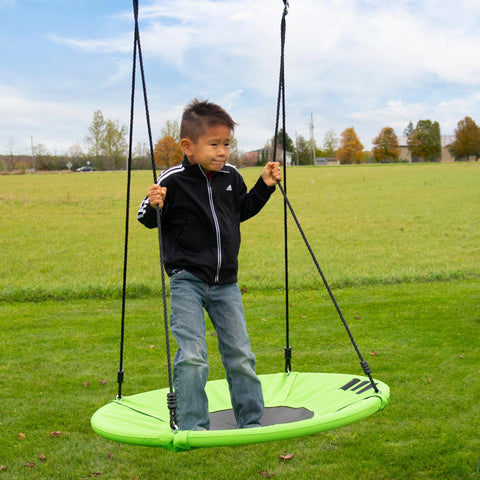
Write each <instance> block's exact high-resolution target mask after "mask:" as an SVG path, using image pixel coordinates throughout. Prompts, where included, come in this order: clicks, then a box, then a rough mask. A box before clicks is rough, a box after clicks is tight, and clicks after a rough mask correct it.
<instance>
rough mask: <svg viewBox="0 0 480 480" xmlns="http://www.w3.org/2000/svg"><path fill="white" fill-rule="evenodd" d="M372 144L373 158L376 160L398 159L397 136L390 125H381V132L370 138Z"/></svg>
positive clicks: (389, 160) (388, 160)
mask: <svg viewBox="0 0 480 480" xmlns="http://www.w3.org/2000/svg"><path fill="white" fill-rule="evenodd" d="M372 143H373V145H374V147H373V149H372V152H373V158H374V159H375V161H377V162H384V161H387V162H391V161H395V160H398V155H399V150H398V137H397V135H396V134H395V131H394V130H393V128H392V127H383V128H382V130H381V132H380V133H379V134H378V136H377V137H375V138H374V139H373V140H372Z"/></svg>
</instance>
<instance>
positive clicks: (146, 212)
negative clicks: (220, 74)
mask: <svg viewBox="0 0 480 480" xmlns="http://www.w3.org/2000/svg"><path fill="white" fill-rule="evenodd" d="M235 125H236V123H235V122H234V121H233V120H232V118H231V117H230V115H229V114H228V113H227V112H225V110H223V108H221V107H220V106H218V105H216V104H214V103H211V102H208V101H199V100H197V99H195V100H193V101H192V102H191V103H190V104H189V105H187V107H186V108H185V111H184V113H183V117H182V123H181V127H180V137H181V146H182V150H183V152H184V159H183V162H182V164H181V165H177V166H175V167H172V168H170V169H168V170H166V171H165V172H163V173H162V175H161V176H160V178H159V179H158V182H157V184H155V185H152V186H151V187H150V188H149V190H148V195H147V197H146V198H145V199H144V201H143V202H142V204H141V206H140V210H139V212H138V219H139V221H140V222H141V223H143V224H144V225H145V226H146V227H149V228H155V227H156V226H157V217H156V207H157V205H158V207H159V208H160V209H161V210H162V212H161V218H162V234H163V250H164V263H165V269H166V271H167V274H168V275H169V277H170V295H171V314H170V326H171V330H172V333H173V335H174V336H175V339H176V341H177V345H178V350H177V353H176V355H175V360H174V386H175V393H176V396H177V405H178V406H177V420H178V424H179V425H178V426H179V428H180V429H181V430H208V429H209V426H210V421H209V416H208V400H207V396H206V394H205V384H206V382H207V379H208V362H207V347H206V342H205V319H204V312H203V309H205V310H206V311H207V312H208V315H209V317H210V320H211V321H212V324H213V326H214V328H215V331H216V334H217V339H218V348H219V351H220V354H221V357H222V362H223V365H224V367H225V371H226V378H227V381H228V385H229V389H230V397H231V400H232V407H233V412H234V415H235V418H236V422H237V427H238V428H251V427H257V426H260V419H261V417H262V415H263V409H264V405H263V395H262V389H261V384H260V381H259V379H258V377H257V375H256V373H255V364H256V360H255V355H254V354H253V353H252V351H251V349H250V340H249V338H248V334H247V328H246V320H245V314H244V311H243V304H242V298H241V293H240V290H239V288H238V284H237V270H238V251H239V248H240V222H242V221H244V220H247V219H248V218H250V217H252V216H254V215H256V214H257V213H258V212H259V211H260V210H261V209H262V207H263V206H264V205H265V203H266V202H267V201H268V199H269V198H270V195H271V194H272V193H273V191H274V190H275V185H276V183H277V181H280V180H281V178H282V174H281V171H280V167H279V164H278V162H270V163H268V164H267V165H266V166H265V167H264V169H263V171H262V175H261V177H260V178H259V179H258V181H257V183H256V185H255V186H254V187H253V188H252V189H251V190H250V191H249V192H247V188H246V186H245V183H244V181H243V179H242V177H241V175H240V174H239V173H238V171H237V170H236V169H235V168H234V167H233V166H231V165H230V164H228V163H227V161H228V157H229V153H230V152H229V147H230V137H231V134H232V133H233V130H234V126H235Z"/></svg>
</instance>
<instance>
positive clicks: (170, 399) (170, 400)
mask: <svg viewBox="0 0 480 480" xmlns="http://www.w3.org/2000/svg"><path fill="white" fill-rule="evenodd" d="M133 13H134V19H135V33H134V46H133V67H132V90H131V103H130V137H129V151H128V163H127V170H128V174H127V178H128V181H127V207H126V220H125V251H124V268H123V294H122V325H121V335H120V337H121V338H120V365H119V369H118V377H117V381H118V395H117V398H122V383H123V379H124V370H123V356H124V355H123V351H124V338H125V303H126V290H127V288H126V287H127V281H126V280H127V257H128V255H127V254H128V225H129V222H128V219H129V205H130V189H131V188H130V185H131V170H132V144H133V117H134V110H135V108H134V103H135V102H134V98H135V76H136V64H137V53H138V60H139V65H140V71H141V78H142V87H143V98H144V103H145V112H146V121H147V128H148V140H149V146H150V158H151V164H152V172H153V180H154V182H155V183H156V182H157V173H156V168H155V159H154V154H153V140H152V129H151V123H150V113H149V108H148V99H147V89H146V83H145V71H144V68H143V58H142V48H141V44H140V30H139V27H138V0H133ZM160 217H161V212H160V209H159V208H158V206H157V224H158V243H159V254H160V271H161V284H162V304H163V321H164V330H165V344H166V355H167V367H168V384H169V392H168V394H167V404H168V408H169V411H170V427H171V428H172V429H174V430H176V429H177V419H176V403H177V402H176V396H175V393H174V391H173V380H172V377H173V375H172V365H171V355H170V337H169V330H168V312H167V298H166V288H165V269H164V268H163V242H162V225H161V219H160Z"/></svg>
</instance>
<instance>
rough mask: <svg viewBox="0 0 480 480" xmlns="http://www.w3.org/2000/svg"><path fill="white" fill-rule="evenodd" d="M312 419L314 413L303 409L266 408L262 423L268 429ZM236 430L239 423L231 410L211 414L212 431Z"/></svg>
mask: <svg viewBox="0 0 480 480" xmlns="http://www.w3.org/2000/svg"><path fill="white" fill-rule="evenodd" d="M312 417H313V412H312V411H311V410H308V409H307V408H303V407H302V408H292V407H266V408H265V411H264V413H263V417H262V420H261V423H262V426H263V427H267V426H269V425H277V424H279V423H291V422H299V421H300V420H308V419H309V418H312ZM235 428H237V422H236V420H235V416H234V415H233V410H232V409H231V408H230V409H228V410H219V411H218V412H212V413H210V430H233V429H235Z"/></svg>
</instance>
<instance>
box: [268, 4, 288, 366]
mask: <svg viewBox="0 0 480 480" xmlns="http://www.w3.org/2000/svg"><path fill="white" fill-rule="evenodd" d="M283 3H284V9H283V15H282V21H281V25H280V38H281V41H280V73H279V78H278V97H277V113H276V119H275V136H274V141H273V161H274V162H276V161H277V145H278V126H279V120H280V107H281V109H282V147H283V184H284V189H285V191H286V188H287V166H286V164H287V162H286V157H287V155H286V153H287V141H286V139H287V134H286V131H287V130H286V115H285V61H284V59H285V32H286V16H287V14H288V1H287V0H283ZM287 213H288V212H287V204H286V202H285V200H284V202H283V232H284V252H285V260H284V261H285V348H284V357H285V372H286V373H287V374H288V373H290V372H291V371H292V362H291V359H292V348H291V346H290V320H289V319H290V310H289V303H290V301H289V279H288V222H287Z"/></svg>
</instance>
